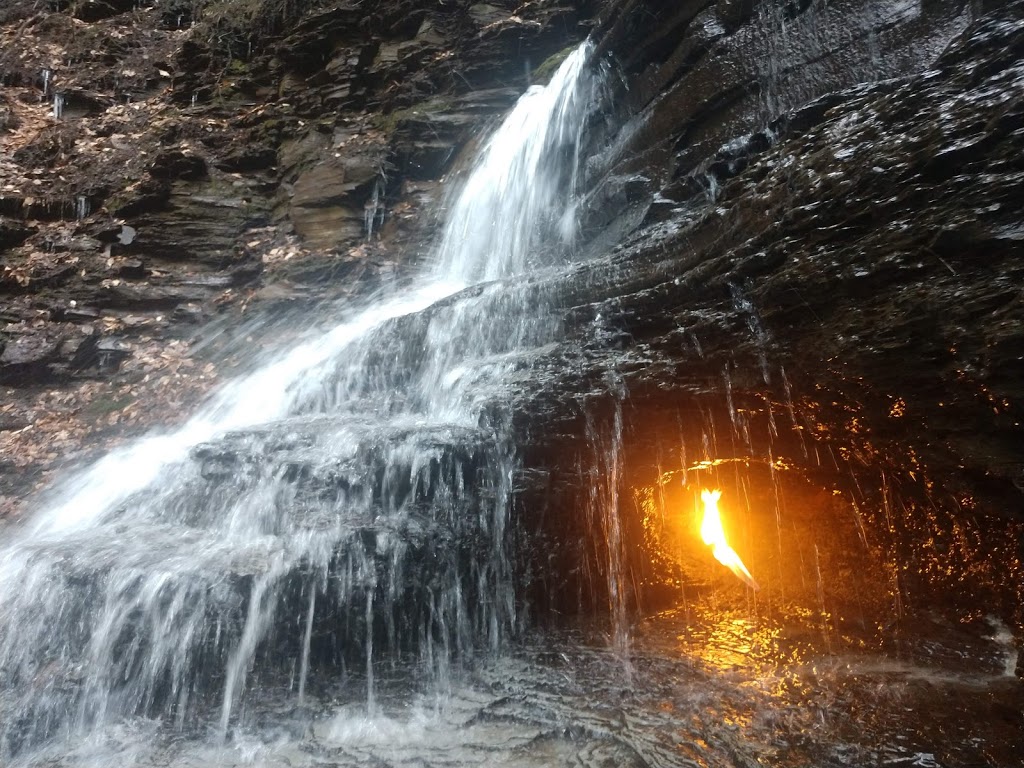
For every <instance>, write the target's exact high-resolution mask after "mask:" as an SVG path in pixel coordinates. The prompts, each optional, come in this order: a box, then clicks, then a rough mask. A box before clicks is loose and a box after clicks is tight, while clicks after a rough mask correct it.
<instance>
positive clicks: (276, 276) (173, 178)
mask: <svg viewBox="0 0 1024 768" xmlns="http://www.w3.org/2000/svg"><path fill="white" fill-rule="evenodd" d="M65 5H66V8H64V7H57V5H54V8H53V9H52V10H46V11H42V10H39V9H37V7H36V4H35V3H33V2H30V1H29V0H24V1H22V2H13V3H8V4H7V7H6V8H5V10H3V11H0V41H2V50H3V51H4V53H3V54H0V82H2V84H3V88H2V90H0V145H2V148H3V153H2V156H0V172H2V176H3V179H2V186H0V249H2V254H3V272H2V273H0V296H2V301H3V303H2V306H0V320H2V321H3V322H4V323H5V325H4V327H3V328H2V329H0V386H2V387H3V401H2V404H0V445H2V446H3V449H4V458H3V463H2V464H0V477H2V479H3V482H4V487H3V490H2V493H3V494H5V496H6V505H7V508H8V509H10V510H14V509H16V508H17V504H18V503H19V502H20V500H21V499H22V498H24V496H25V495H26V494H27V492H28V491H29V490H30V489H31V488H32V487H33V486H34V485H36V484H37V482H38V481H40V480H41V479H45V476H46V473H47V472H49V471H50V470H51V469H52V468H53V467H54V466H56V465H57V464H59V463H61V462H67V461H69V460H71V459H73V458H76V457H78V456H80V455H82V454H81V452H82V451H83V450H85V449H84V445H85V443H86V441H87V440H88V436H90V435H102V436H104V437H111V438H112V437H113V436H114V434H115V431H116V429H117V428H118V427H123V426H124V425H125V424H127V425H128V426H129V427H130V428H135V427H137V426H143V425H146V424H148V423H152V422H160V421H165V420H168V419H173V418H174V415H175V411H176V408H175V406H176V405H180V404H182V403H183V402H185V401H187V400H188V399H189V398H190V397H194V396H195V395H197V394H198V393H199V392H201V391H203V390H205V389H206V388H207V387H208V386H209V385H210V383H211V382H212V381H213V380H214V379H215V378H216V376H217V373H218V371H217V369H216V368H215V366H214V365H213V364H212V363H211V362H209V361H210V360H213V359H218V360H223V359H224V357H223V355H221V356H216V357H215V353H216V352H217V344H215V343H213V342H210V343H208V344H203V345H197V346H199V347H201V348H199V349H197V350H196V351H195V352H194V353H189V343H190V342H185V341H184V339H193V338H196V336H195V334H196V329H197V328H200V327H203V328H205V329H206V331H205V333H206V336H205V337H202V336H200V337H198V338H200V340H202V339H204V338H206V339H212V338H214V337H215V336H217V333H216V332H217V331H218V329H220V328H242V330H241V331H233V332H232V333H230V334H227V337H228V340H229V342H230V343H229V345H228V346H229V348H230V349H233V350H235V351H240V353H247V352H251V349H248V346H249V344H250V342H248V341H247V339H248V338H249V336H248V335H247V331H246V330H245V328H246V326H245V325H244V324H242V323H241V319H240V317H239V315H240V314H241V313H242V312H243V311H245V312H253V311H254V310H255V311H256V312H257V313H260V312H265V313H266V315H265V316H273V315H274V313H281V312H283V311H285V310H287V309H288V308H289V307H293V306H296V305H303V306H305V305H306V304H307V303H309V302H312V301H313V300H315V299H320V298H323V297H325V296H344V295H348V294H352V293H354V292H358V291H362V290H366V289H368V288H372V287H373V286H374V285H375V283H376V282H377V281H379V280H381V279H384V278H386V277H388V276H390V275H391V274H393V273H395V272H401V270H402V269H403V268H404V267H406V266H408V265H411V264H414V263H416V261H417V260H418V259H419V258H421V257H422V256H423V255H424V254H425V253H426V252H427V251H428V249H429V243H430V239H429V238H430V236H431V234H432V233H433V231H434V228H435V226H436V223H437V222H436V219H435V218H434V217H435V216H436V213H435V212H436V210H437V205H438V203H439V202H440V194H441V182H442V179H445V178H448V177H450V176H451V175H453V174H457V173H458V171H459V170H460V165H459V151H460V149H462V148H463V147H466V146H467V145H471V143H472V141H473V140H474V139H475V137H477V136H478V135H479V133H480V131H481V129H482V128H483V127H485V126H486V125H487V124H488V123H489V122H490V121H492V120H493V119H495V117H496V116H497V115H499V114H500V113H501V112H502V111H503V110H504V109H506V108H507V107H508V106H509V105H510V104H511V103H512V102H513V101H514V100H515V98H516V97H517V95H518V94H519V93H521V92H522V90H523V89H524V88H525V87H526V86H527V85H528V84H529V82H530V81H531V80H532V79H534V78H542V77H543V73H544V71H545V70H546V69H550V61H557V58H558V56H559V54H560V53H564V51H565V49H566V48H567V46H571V45H573V44H574V43H575V42H577V41H578V40H580V39H582V38H583V37H584V36H585V35H587V34H588V33H589V34H591V35H592V36H593V38H594V40H595V42H596V45H597V54H596V57H597V58H599V59H601V58H602V57H607V60H609V61H613V62H614V65H613V67H614V71H615V73H616V74H615V76H614V77H612V78H611V81H612V82H613V83H614V85H613V86H611V89H612V90H613V91H614V93H613V94H612V104H613V106H612V108H610V109H609V113H608V115H607V119H606V121H605V122H604V123H603V124H600V125H599V124H595V125H593V126H592V127H591V133H592V136H591V145H592V147H593V153H592V156H591V157H590V158H589V159H588V162H587V168H586V175H587V178H588V195H587V199H586V205H585V207H584V210H583V211H582V212H581V217H582V224H583V230H584V242H583V243H582V244H581V250H582V251H583V252H584V253H585V254H586V255H587V256H588V258H589V261H587V263H586V266H581V267H580V268H579V270H578V271H577V272H576V273H574V274H573V275H572V276H570V277H568V278H566V279H565V280H564V281H563V283H562V285H560V286H559V287H558V289H557V290H556V291H555V294H556V300H555V305H556V312H557V314H558V316H559V320H560V322H561V324H562V325H563V326H564V327H565V328H566V329H567V332H568V335H567V337H566V339H565V341H564V342H563V343H561V344H559V345H558V346H557V348H552V349H548V350H546V351H545V353H544V354H543V355H542V356H541V357H540V358H539V359H537V360H536V361H535V362H534V369H535V370H534V374H533V375H530V376H524V378H523V381H522V386H521V391H520V392H519V393H518V394H517V395H516V397H515V402H516V403H517V407H516V423H517V432H518V436H519V444H520V445H521V447H522V451H523V458H524V463H525V467H524V473H523V474H524V478H528V482H527V480H526V479H524V484H523V486H524V489H525V490H524V492H523V494H522V498H521V500H520V504H521V506H522V507H523V510H524V514H528V512H527V511H528V510H530V509H534V510H536V509H538V508H540V507H545V506H546V507H548V508H559V509H569V510H577V511H578V510H584V509H590V508H591V507H593V505H594V501H593V496H592V493H591V490H592V489H591V488H590V487H588V486H589V485H590V484H591V483H590V480H591V479H592V477H593V475H592V474H588V473H591V472H599V473H605V474H607V472H609V471H611V468H609V467H607V466H605V465H603V464H602V463H601V462H602V461H603V460H602V459H600V458H599V454H600V453H601V450H603V448H604V447H607V445H608V444H609V441H611V442H614V443H616V444H617V445H618V446H619V449H620V451H621V457H622V464H621V466H619V467H618V468H617V469H616V470H615V471H616V472H618V473H619V475H620V476H619V477H618V479H616V480H615V482H614V483H613V487H612V488H611V491H610V494H611V495H613V496H614V495H617V496H618V497H620V498H621V499H622V500H623V502H622V504H623V506H622V508H623V509H625V508H627V507H628V506H629V504H630V502H629V499H630V498H631V492H632V491H631V489H634V488H647V489H650V488H655V487H659V483H660V482H661V480H662V478H663V476H665V475H666V467H674V468H675V467H681V468H682V469H684V470H690V469H692V468H693V467H694V466H696V465H697V464H699V463H701V462H705V463H706V464H707V466H711V465H713V464H714V463H715V462H732V463H742V464H745V465H752V466H757V467H762V468H764V467H768V468H770V469H771V471H770V472H768V474H767V475H765V479H764V480H763V483H764V484H771V483H781V484H782V485H786V483H793V484H795V483H796V481H791V480H789V479H783V480H781V481H779V480H778V477H777V474H778V473H781V475H780V476H782V477H783V478H793V477H797V476H799V478H801V479H800V483H810V484H811V485H813V486H814V487H815V488H816V489H817V492H820V494H819V495H820V498H822V499H830V498H832V497H837V498H840V499H842V500H844V503H845V504H846V506H845V507H843V509H839V507H836V509H837V510H839V511H836V514H845V515H848V517H849V519H851V520H852V519H853V517H852V513H851V512H850V509H856V510H857V512H856V514H857V515H858V517H857V519H858V520H859V521H861V522H860V525H861V528H860V530H861V532H862V533H863V537H862V539H863V544H864V545H865V546H866V547H868V548H870V549H871V550H872V551H873V552H875V553H877V554H878V557H879V559H880V561H881V562H884V563H885V564H886V567H890V566H891V568H892V578H890V579H889V580H888V581H886V582H885V584H884V588H883V589H884V590H888V594H887V597H886V599H890V600H892V601H897V602H898V601H900V600H912V599H921V600H925V599H933V598H935V599H938V598H937V596H938V595H941V594H942V593H943V592H944V591H945V592H946V593H948V592H949V590H951V589H953V588H954V587H957V588H958V589H961V590H962V591H964V592H965V593H969V594H970V595H971V596H972V597H971V599H973V600H977V595H985V597H986V600H988V599H989V598H991V601H992V602H991V605H992V606H993V607H992V609H993V610H998V611H999V612H1001V613H1002V614H1003V615H1004V616H1006V617H1008V618H1010V619H1012V620H1014V621H1016V622H1017V623H1018V624H1019V623H1020V621H1021V616H1020V613H1019V610H1020V609H1019V605H1020V598H1021V595H1020V594H1019V589H1020V583H1021V580H1020V558H1021V555H1022V553H1021V551H1020V541H1021V537H1020V534H1021V527H1022V524H1024V521H1022V520H1021V516H1020V512H1019V510H1020V509H1021V508H1022V507H1021V502H1022V494H1024V456H1022V454H1021V449H1020V447H1019V446H1020V445H1021V444H1024V441H1022V440H1021V427H1020V416H1019V409H1020V400H1021V395H1022V394H1024V393H1022V392H1021V382H1022V381H1024V370H1022V363H1021V360H1022V359H1024V336H1022V330H1021V328H1022V327H1024V326H1022V323H1021V320H1022V317H1021V311H1022V307H1021V296H1020V289H1019V286H1020V279H1021V275H1020V266H1019V262H1020V259H1019V256H1020V253H1021V250H1020V249H1021V237H1022V235H1021V233H1022V231H1024V224H1022V222H1021V214H1020V206H1019V203H1018V202H1017V200H1018V199H1019V196H1020V189H1019V187H1020V186H1021V179H1022V175H1021V174H1022V173H1024V168H1022V166H1021V160H1020V158H1021V157H1022V156H1024V154H1022V149H1024V148H1022V146H1021V143H1022V135H1024V134H1022V131H1024V115H1022V113H1021V110H1020V104H1021V103H1022V100H1021V96H1022V95H1024V94H1022V91H1024V71H1022V69H1021V65H1020V51H1021V46H1022V44H1024V43H1022V41H1024V31H1022V30H1024V5H1022V4H1021V3H1020V2H1011V3H999V4H994V3H991V4H986V3H969V2H957V1H956V0H935V1H933V2H923V3H909V2H908V3H896V4H893V3H891V2H882V0H878V1H877V2H875V1H874V0H871V1H869V2H863V1H861V2H856V1H855V0H829V2H824V1H823V0H801V1H799V2H789V1H787V2H782V1H781V0H778V1H776V0H762V1H758V0H718V2H713V1H711V0H699V1H696V2H690V1H689V0H684V1H683V2H678V3H667V4H646V3H642V2H637V1H636V0H606V1H605V2H603V3H597V2H585V1H583V0H579V1H578V2H573V3H564V4H560V3H556V2H538V3H527V4H524V5H522V6H520V5H518V4H516V3H511V2H504V0H501V1H500V2H497V1H496V2H494V3H477V4H472V3H468V2H456V3H430V2H417V3H411V4H408V3H406V4H403V3H397V2H389V1H388V0H376V1H375V2H361V3H355V2H353V3H346V2H314V1H312V0H309V1H307V2H300V3H281V2H274V0H260V1H259V2H241V0H221V1H220V2H198V3H175V2H171V3H159V4H157V3H146V2H143V3H119V2H113V0H105V2H96V3H87V4H82V3H70V4H65ZM655 6H657V7H655ZM28 41H31V43H32V44H31V45H28V44H27V42H28ZM69 41H72V42H69ZM549 60H550V61H549ZM546 61H548V62H549V63H548V64H547V66H544V65H545V62H546ZM613 138H614V141H613V140H612V139H613ZM609 145H610V146H611V148H609ZM218 316H219V317H218ZM263 316H264V315H261V317H263ZM214 320H215V321H216V322H215V324H213V325H210V322H211V321H214ZM217 323H219V325H218V324H217ZM204 324H205V325H204ZM217 338H220V337H217ZM218 343H219V342H218ZM231 345H233V346H231ZM228 360H230V358H228ZM228 364H229V363H227V362H221V363H220V367H224V366H227V365H228ZM168 400H169V401H170V402H169V404H170V406H171V407H170V408H169V409H166V408H165V409H160V408H158V407H155V404H157V403H159V402H161V401H168ZM100 430H106V431H100ZM599 449H601V450H599ZM617 455H618V454H617ZM566 456H570V457H572V458H573V460H572V461H571V462H569V464H566V462H565V460H564V458H565V457H566ZM781 468H785V470H784V471H783V469H781ZM693 471H698V470H693ZM699 471H705V470H699ZM758 471H760V470H758ZM765 471H766V472H767V470H765ZM673 482H674V480H673ZM758 482H761V481H758ZM755 485H756V483H755ZM794 487H795V485H794ZM761 490H763V488H761ZM754 491H757V489H756V488H755V489H754ZM754 491H752V493H753V492H754ZM794 492H795V491H794ZM812 497H813V498H818V497H814V496H813V494H811V493H810V492H808V493H807V494H806V498H807V499H808V502H807V503H808V504H810V503H812V502H811V501H810V499H812ZM638 498H639V497H638ZM815 503H817V502H815ZM828 503H829V504H831V503H832V502H828ZM822 504H825V502H822ZM4 509H5V508H4V507H0V513H2V512H3V511H4ZM829 509H832V507H829ZM862 513H863V518H861V517H859V515H861V514H862ZM588 514H590V513H588ZM582 517H585V515H584V516H582ZM582 517H581V515H569V514H566V515H558V516H548V518H546V520H547V521H548V522H546V523H545V524H544V525H545V526H547V527H546V528H544V529H543V530H542V531H541V532H540V533H538V534H537V535H538V536H539V537H548V538H547V539H545V541H546V542H547V543H546V544H545V546H548V545H550V546H551V547H553V548H554V550H553V551H555V550H557V549H558V548H559V547H564V548H565V551H566V553H567V556H568V557H571V559H572V560H573V561H574V562H575V561H578V560H580V559H581V558H583V559H587V558H592V559H593V562H594V566H593V567H594V568H595V569H596V570H598V571H600V570H601V569H602V568H606V567H610V566H606V565H600V564H599V563H598V561H599V560H601V557H600V556H598V554H595V553H593V552H592V553H590V554H586V553H583V554H581V553H580V551H579V548H578V547H577V548H576V549H573V545H572V541H573V536H576V534H578V530H575V529H574V525H576V524H575V523H573V522H572V521H573V520H579V519H582ZM552 520H555V521H556V522H551V521H552ZM627 533H628V534H629V535H630V536H634V537H641V538H642V537H643V536H644V535H645V532H644V530H641V525H640V522H639V521H633V522H632V523H630V530H629V531H627ZM576 540H577V541H578V536H576ZM609 546H610V545H609ZM636 551H638V552H640V551H643V552H644V554H643V556H642V557H640V558H638V559H637V560H636V561H635V562H631V563H630V564H629V566H628V567H631V568H633V569H635V570H636V571H637V573H641V574H642V578H640V577H638V578H637V580H636V581H637V583H640V582H644V583H645V584H648V585H649V587H650V588H649V589H647V587H644V589H641V590H640V592H641V595H640V597H641V599H643V600H651V601H656V599H657V595H658V594H659V589H661V587H662V586H663V585H664V584H666V583H669V582H671V581H672V580H673V579H676V578H677V577H678V573H676V571H675V570H673V569H674V568H675V567H676V566H674V565H664V564H658V563H654V564H652V561H650V558H649V557H648V554H649V553H647V552H646V551H645V550H644V548H643V547H642V546H639V545H638V546H637V547H636ZM780 551H781V550H780ZM605 554H607V553H605ZM552 557H553V556H552ZM627 559H628V558H627ZM603 562H606V563H607V562H609V561H608V558H607V557H605V558H604V560H603ZM575 578H576V577H573V576H566V575H565V574H564V573H562V574H558V573H555V574H553V575H552V576H551V580H549V581H546V582H544V584H543V586H542V587H541V588H540V589H539V590H538V591H539V592H544V593H545V594H546V595H547V597H546V598H545V599H549V600H550V601H551V602H552V603H558V604H559V605H561V606H562V607H564V605H565V604H567V603H571V602H572V601H573V600H574V599H575V598H574V597H573V595H575V594H577V593H578V591H579V589H580V586H579V584H578V583H576V580H575ZM958 585H967V589H963V587H961V586H958ZM645 590H646V591H645ZM537 599H538V601H540V602H542V601H541V598H540V597H538V598H537Z"/></svg>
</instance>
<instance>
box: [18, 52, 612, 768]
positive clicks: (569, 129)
mask: <svg viewBox="0 0 1024 768" xmlns="http://www.w3.org/2000/svg"><path fill="white" fill-rule="evenodd" d="M588 51H589V49H588V47H587V46H586V45H584V46H582V47H580V48H579V49H578V50H576V51H575V52H574V53H573V54H572V55H570V56H569V57H568V59H567V60H566V61H565V62H564V64H563V65H562V66H561V68H560V69H559V70H558V72H557V73H556V74H555V76H554V77H553V79H552V81H551V83H550V84H549V85H548V86H547V87H534V88H532V89H531V90H530V91H529V92H527V94H526V95H524V96H523V97H522V99H521V100H520V101H519V103H518V104H517V105H516V107H515V108H514V110H513V111H512V113H511V114H510V115H509V116H508V118H507V119H506V120H505V122H504V123H503V124H502V125H501V126H500V127H499V128H498V130H497V131H496V132H495V133H494V135H493V136H492V137H491V139H490V140H489V141H488V143H487V144H486V146H485V148H484V150H483V152H482V155H481V157H480V159H479V161H478V162H477V163H476V165H475V166H474V168H473V170H472V172H471V173H470V174H469V176H468V178H467V180H466V182H465V184H464V187H463V189H462V191H461V194H459V196H458V197H457V198H456V199H455V201H454V203H453V206H452V209H451V211H450V214H449V216H448V221H447V225H446V226H445V230H444V234H443V238H442V242H441V245H440V248H439V251H438V255H437V258H436V264H435V266H434V267H433V268H432V269H430V270H428V271H427V272H426V273H425V274H423V275H422V276H421V278H420V279H419V280H418V282H417V287H415V288H414V289H410V290H405V291H402V292H399V291H397V290H396V291H394V292H392V293H391V294H389V295H385V296H382V297H379V298H378V299H377V300H376V301H374V302H373V303H371V304H369V305H368V306H365V307H364V308H362V309H360V310H358V311H351V312H349V313H348V314H347V316H346V317H345V318H344V319H343V320H342V321H341V322H339V323H338V325H336V326H335V327H334V328H333V329H331V330H330V331H329V332H327V333H325V334H322V335H319V336H316V337H314V338H309V339H308V340H306V341H305V342H303V343H301V344H299V345H298V346H296V347H294V348H292V349H291V350H290V351H288V352H286V353H285V354H283V355H281V356H280V357H278V359H276V360H272V361H270V362H268V363H267V364H265V365H263V366H262V367H260V368H258V369H257V370H255V372H253V373H251V374H250V375H248V376H246V377H244V378H241V379H239V380H237V381H235V382H234V383H232V384H229V385H227V386H226V387H224V388H223V389H222V390H221V391H220V392H219V393H218V394H217V395H215V396H214V397H213V399H212V400H211V401H210V402H209V403H208V404H207V405H206V406H205V407H203V408H202V409H201V410H200V411H199V413H198V414H197V415H196V416H194V417H193V418H191V419H190V420H189V421H188V422H187V423H186V424H185V425H184V426H183V427H181V428H180V429H178V430H177V431H173V432H169V433H166V434H157V435H153V436H150V437H148V438H145V439H143V440H141V441H139V442H137V443H135V444H133V445H131V446H129V447H126V448H123V449H119V450H116V451H114V452H113V453H111V454H109V455H108V456H107V457H106V458H104V459H103V460H101V461H100V462H98V463H97V464H96V465H95V466H93V467H92V468H91V469H89V470H87V471H85V472H84V473H83V474H81V475H80V476H78V477H76V478H75V479H73V480H71V481H69V482H68V483H66V484H65V485H63V486H62V487H61V488H59V489H58V491H57V492H56V493H55V495H54V497H53V498H55V499H56V500H55V501H54V502H53V503H52V504H50V505H49V506H48V507H46V508H45V509H42V510H41V511H40V512H39V513H38V514H37V515H36V516H35V517H34V518H33V519H32V520H31V521H30V522H29V523H28V524H26V526H25V528H24V530H22V531H20V532H18V533H16V534H15V535H14V536H13V539H12V540H11V541H9V542H8V543H7V544H5V546H4V548H3V550H2V551H0V683H2V688H0V760H3V761H4V762H6V761H9V760H11V759H14V758H15V757H17V758H18V759H28V760H31V759H32V758H31V755H32V753H33V750H34V749H36V748H38V747H39V745H45V744H71V743H74V742H76V741H78V740H81V739H82V738H83V737H84V736H86V735H88V734H90V733H94V732H96V731H98V730H99V729H100V728H102V727H106V726H109V725H110V724H112V723H115V724H116V723H117V722H120V721H121V720H123V719H124V718H127V717H133V716H145V717H157V718H159V719H160V720H162V721H164V722H174V723H176V724H177V725H178V726H179V727H185V726H198V727H200V728H201V727H202V726H201V723H202V722H204V721H206V720H210V721H212V722H214V723H215V724H216V727H215V729H214V730H215V731H216V732H218V733H219V734H220V735H221V737H222V738H223V737H224V736H225V735H226V734H228V732H229V730H230V729H231V728H232V727H233V726H234V724H235V723H236V722H238V720H239V717H240V714H239V710H240V705H241V704H242V703H243V702H244V701H245V691H246V688H247V687H248V684H249V683H250V680H251V678H252V676H253V675H256V674H258V675H259V684H260V686H263V687H267V688H271V687H274V686H277V687H279V688H281V687H284V688H289V689H291V690H293V691H294V692H295V696H296V697H297V698H298V699H303V698H304V697H305V696H306V692H307V690H308V678H309V675H310V670H311V669H314V668H323V667H325V666H330V668H332V669H343V670H347V669H349V668H350V665H353V664H354V665H355V667H354V668H355V669H357V670H358V669H360V668H361V669H362V670H363V675H364V680H363V685H364V690H366V701H367V706H368V708H370V709H372V706H373V679H374V666H375V661H374V660H375V655H377V654H379V653H380V652H381V651H383V650H387V651H389V652H390V653H391V654H392V656H393V658H399V657H402V656H403V655H408V654H413V655H416V654H418V657H419V658H420V659H421V662H422V663H421V664H420V665H419V666H420V668H421V669H426V670H429V671H430V673H431V676H432V677H433V679H434V680H436V681H440V683H441V684H442V685H444V684H445V681H446V673H447V670H448V666H449V665H450V664H451V662H452V660H454V659H457V658H459V657H462V656H466V655H468V654H471V653H472V652H473V651H474V649H475V648H477V647H478V646H479V644H480V642H481V641H483V642H485V643H486V644H489V645H490V646H491V647H497V646H498V644H499V643H500V641H501V639H502V637H503V636H504V635H505V634H506V633H508V632H509V631H510V630H512V629H514V628H515V626H516V622H517V618H516V616H517V608H516V598H515V585H514V582H513V577H512V572H511V565H510V557H511V553H510V551H509V541H508V539H509V537H508V514H509V508H510V496H511V494H512V476H513V471H514V468H515V464H516V457H515V450H514V446H513V445H511V443H510V441H509V438H508V435H507V430H506V427H505V421H504V420H505V417H504V416H503V415H502V412H501V408H500V402H501V387H502V382H503V379H504V375H505V374H506V373H507V372H508V371H510V370H512V369H513V368H514V367H515V366H517V365H519V364H520V361H519V356H520V354H521V352H522V351H523V350H524V349H526V348H528V347H529V346H531V345H535V344H537V343H542V342H543V341H544V339H545V338H546V337H547V335H548V334H550V333H551V332H552V331H553V330H554V328H553V326H552V324H551V323H550V322H548V321H547V320H545V319H544V312H543V310H542V308H541V307H538V306H535V305H531V304H530V302H531V298H530V297H531V296H534V295H535V294H534V293H531V292H529V291H527V290H525V289H521V288H517V287H516V286H515V285H514V284H507V283H504V282H501V281H503V280H505V279H507V278H510V277H513V276H515V275H519V274H522V273H523V272H524V271H526V270H528V269H535V268H537V267H541V266H543V265H544V264H545V260H546V259H547V258H548V257H547V256H545V254H560V253H564V252H565V250H566V246H567V244H568V243H570V242H571V240H572V235H573V228H574V210H573V192H574V188H575V185H576V182H577V178H578V175H579V169H578V164H577V163H578V161H577V157H578V149H579V143H580V141H581V136H582V132H583V129H584V124H585V122H586V118H587V114H588V111H589V110H590V109H592V107H593V103H594V98H593V95H594V89H595V87H596V85H597V82H596V78H595V77H594V76H593V75H591V74H590V73H589V72H588V70H587V67H586V60H587V56H588ZM554 257H555V256H554V255H552V256H551V258H554ZM495 403H498V406H499V407H491V406H493V405H494V404H495ZM325 638H327V639H326V640H325ZM296 676H297V678H298V679H296ZM26 755H27V756H28V757H25V756H26Z"/></svg>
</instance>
